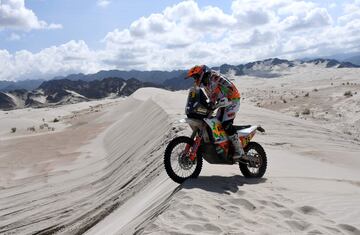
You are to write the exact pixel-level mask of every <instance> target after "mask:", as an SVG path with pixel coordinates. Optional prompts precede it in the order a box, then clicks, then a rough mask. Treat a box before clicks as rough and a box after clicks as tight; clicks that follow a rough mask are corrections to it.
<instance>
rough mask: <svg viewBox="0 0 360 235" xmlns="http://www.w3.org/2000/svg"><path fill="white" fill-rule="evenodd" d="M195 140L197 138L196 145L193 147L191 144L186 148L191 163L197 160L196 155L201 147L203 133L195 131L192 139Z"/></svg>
mask: <svg viewBox="0 0 360 235" xmlns="http://www.w3.org/2000/svg"><path fill="white" fill-rule="evenodd" d="M194 138H195V140H194V144H193V145H192V146H191V145H190V144H187V145H186V147H185V153H186V154H188V153H189V158H190V160H191V161H194V160H195V159H196V154H197V151H198V149H199V147H200V144H201V139H202V135H201V131H200V133H198V132H197V131H194V132H193V134H192V135H191V139H194Z"/></svg>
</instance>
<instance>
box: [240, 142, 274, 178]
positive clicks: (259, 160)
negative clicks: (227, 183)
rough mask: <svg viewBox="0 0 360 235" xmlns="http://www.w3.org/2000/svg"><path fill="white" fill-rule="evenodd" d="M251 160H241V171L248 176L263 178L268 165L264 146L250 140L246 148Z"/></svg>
mask: <svg viewBox="0 0 360 235" xmlns="http://www.w3.org/2000/svg"><path fill="white" fill-rule="evenodd" d="M244 151H245V152H246V154H247V156H248V158H249V161H247V162H246V163H244V162H239V167H240V171H241V173H242V174H243V175H244V177H246V178H261V177H263V175H264V174H265V171H266V167H267V158H266V153H265V150H264V149H263V147H262V146H261V145H260V144H258V143H256V142H250V143H249V144H248V145H247V146H246V147H245V148H244Z"/></svg>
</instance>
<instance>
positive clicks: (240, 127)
mask: <svg viewBox="0 0 360 235" xmlns="http://www.w3.org/2000/svg"><path fill="white" fill-rule="evenodd" d="M249 127H251V125H245V126H235V125H234V128H235V130H237V131H240V130H243V129H246V128H249Z"/></svg>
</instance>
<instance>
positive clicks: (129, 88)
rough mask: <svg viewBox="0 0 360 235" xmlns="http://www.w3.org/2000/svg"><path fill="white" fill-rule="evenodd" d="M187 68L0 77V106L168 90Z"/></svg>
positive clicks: (275, 63) (273, 66)
mask: <svg viewBox="0 0 360 235" xmlns="http://www.w3.org/2000/svg"><path fill="white" fill-rule="evenodd" d="M301 66H303V67H304V66H320V67H323V68H360V66H359V65H355V64H352V63H350V62H340V61H337V60H333V59H311V60H294V61H290V60H284V59H278V58H271V59H266V60H261V61H255V62H250V63H246V64H240V65H229V64H223V65H221V66H219V67H213V68H212V69H214V70H217V71H219V72H220V73H222V74H229V73H230V74H233V75H236V76H243V75H248V76H254V77H262V78H274V77H279V76H281V72H283V71H286V70H289V69H291V68H294V67H301ZM186 72H187V70H174V71H138V70H130V71H121V70H110V71H99V72H98V73H95V74H82V73H79V74H71V75H68V76H66V77H56V78H54V79H52V80H48V81H44V80H26V81H19V82H8V81H0V109H14V108H23V107H43V106H47V105H55V104H67V103H76V102H81V101H86V100H92V99H100V98H105V97H108V96H128V95H131V94H132V93H133V92H134V91H135V90H137V89H139V88H141V87H149V86H151V87H159V88H164V89H168V90H181V89H188V88H189V87H191V86H192V84H193V81H192V79H188V80H184V77H185V76H186Z"/></svg>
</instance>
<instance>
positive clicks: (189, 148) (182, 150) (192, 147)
mask: <svg viewBox="0 0 360 235" xmlns="http://www.w3.org/2000/svg"><path fill="white" fill-rule="evenodd" d="M215 110H216V109H215ZM215 110H214V109H213V108H212V106H211V105H210V104H209V102H208V98H207V96H206V94H205V93H204V91H203V90H202V89H200V88H198V87H192V88H191V89H190V90H189V94H188V99H187V104H186V110H185V113H186V115H187V118H186V119H183V120H181V121H180V122H186V123H188V124H189V125H190V127H191V129H192V131H193V132H192V135H191V136H190V137H187V136H179V137H176V138H174V139H173V140H171V141H170V142H169V144H168V145H167V147H166V150H165V155H164V165H165V170H166V172H167V174H168V176H169V177H170V178H171V179H172V180H173V181H175V182H176V183H179V184H181V183H183V182H184V181H185V180H186V179H189V178H197V177H198V176H199V174H200V172H201V169H202V165H203V159H205V160H206V161H207V162H208V163H210V164H219V165H233V164H237V163H238V164H239V168H240V171H241V173H242V174H243V176H244V177H246V178H261V177H262V176H263V175H264V174H265V171H266V167H267V157H266V153H265V150H264V149H263V147H262V146H261V145H260V144H258V143H256V142H253V141H251V140H252V138H253V137H254V135H255V133H256V131H260V132H265V130H264V129H263V128H262V127H261V126H252V125H244V126H235V125H234V127H235V129H236V130H237V133H238V136H239V138H240V142H241V144H242V147H243V149H244V152H245V156H244V157H242V158H241V159H240V161H238V162H235V161H234V160H233V158H232V156H233V154H234V149H233V146H232V144H231V141H230V140H229V139H228V136H227V134H226V133H225V130H224V129H223V128H222V125H221V122H220V121H219V120H218V119H217V118H216V117H214V116H213V113H214V111H215Z"/></svg>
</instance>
